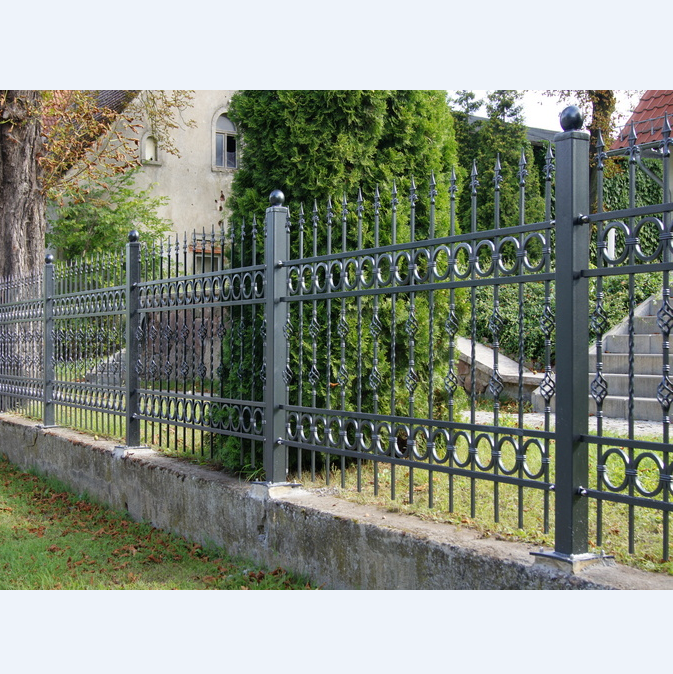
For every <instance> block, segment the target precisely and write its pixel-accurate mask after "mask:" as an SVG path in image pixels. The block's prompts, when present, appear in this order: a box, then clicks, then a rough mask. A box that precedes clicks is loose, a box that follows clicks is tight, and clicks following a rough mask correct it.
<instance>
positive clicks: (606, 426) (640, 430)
mask: <svg viewBox="0 0 673 674" xmlns="http://www.w3.org/2000/svg"><path fill="white" fill-rule="evenodd" d="M505 416H506V417H509V418H513V419H515V418H516V415H514V414H503V413H501V417H505ZM523 416H524V426H525V427H528V428H543V427H544V414H541V413H540V414H536V413H530V414H524V415H523ZM475 418H476V421H477V423H478V424H492V423H493V412H477V413H476V415H475ZM465 420H466V421H468V420H469V414H468V415H466V417H465ZM596 421H597V420H596V417H589V430H590V431H595V430H596ZM555 424H556V418H555V416H554V415H553V414H552V415H551V425H552V428H554V427H555ZM628 431H629V422H628V421H627V420H626V419H608V418H607V417H604V418H603V434H607V433H624V434H626V433H628ZM634 434H635V437H642V436H651V435H659V436H660V435H661V434H662V423H661V422H660V421H634Z"/></svg>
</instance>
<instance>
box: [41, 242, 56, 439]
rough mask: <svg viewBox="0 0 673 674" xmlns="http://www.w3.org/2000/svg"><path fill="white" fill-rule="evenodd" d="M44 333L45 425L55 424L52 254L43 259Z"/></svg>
mask: <svg viewBox="0 0 673 674" xmlns="http://www.w3.org/2000/svg"><path fill="white" fill-rule="evenodd" d="M44 261H45V265H44V287H43V291H44V308H43V310H44V318H43V321H44V323H43V325H44V334H43V337H42V340H43V341H42V343H43V345H44V346H43V358H44V360H43V376H44V388H43V393H42V395H43V399H44V408H43V412H42V414H43V421H44V425H45V426H54V425H55V414H54V256H53V255H47V256H46V257H45V259H44Z"/></svg>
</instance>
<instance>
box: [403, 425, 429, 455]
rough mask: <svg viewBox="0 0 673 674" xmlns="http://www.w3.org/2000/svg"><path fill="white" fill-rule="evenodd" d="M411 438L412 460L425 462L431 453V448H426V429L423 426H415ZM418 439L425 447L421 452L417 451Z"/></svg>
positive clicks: (427, 433)
mask: <svg viewBox="0 0 673 674" xmlns="http://www.w3.org/2000/svg"><path fill="white" fill-rule="evenodd" d="M411 437H412V438H413V443H412V444H413V446H412V447H411V451H412V458H414V459H416V460H417V461H425V460H426V459H427V458H428V457H429V456H430V452H431V448H430V447H429V446H428V442H429V437H430V433H429V431H428V429H427V428H426V427H425V426H417V427H416V428H414V432H413V433H412V434H411ZM419 439H420V440H422V441H423V445H424V447H425V449H424V450H423V451H422V452H419V451H418V447H419ZM407 442H408V441H407Z"/></svg>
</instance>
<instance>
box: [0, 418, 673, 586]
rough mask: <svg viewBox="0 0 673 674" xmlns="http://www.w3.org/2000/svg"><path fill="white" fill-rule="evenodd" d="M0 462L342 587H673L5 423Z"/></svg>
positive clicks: (69, 434)
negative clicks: (559, 564) (564, 564)
mask: <svg viewBox="0 0 673 674" xmlns="http://www.w3.org/2000/svg"><path fill="white" fill-rule="evenodd" d="M0 454H3V455H5V456H7V457H8V458H9V460H10V461H12V462H13V463H15V464H17V465H19V466H21V467H23V468H34V469H36V470H38V471H40V472H42V473H44V474H47V475H50V476H54V477H57V478H58V479H60V480H61V481H63V482H64V483H66V484H68V485H69V486H70V487H71V488H72V489H73V490H74V491H76V492H78V493H84V492H86V493H88V494H89V495H90V496H91V497H93V498H95V499H97V500H99V501H101V502H104V503H106V504H108V505H109V506H111V507H113V508H116V509H123V510H127V511H128V512H129V514H130V516H131V517H132V518H133V519H135V520H142V521H146V522H149V523H151V524H152V525H153V526H155V527H157V528H160V529H165V530H167V531H171V532H173V533H176V534H178V535H180V536H184V537H185V538H187V539H189V540H192V541H195V542H198V543H201V544H209V543H212V544H215V545H218V546H223V547H225V548H226V550H227V551H228V552H229V553H230V554H233V555H240V556H243V557H246V558H249V559H253V560H255V561H256V562H259V563H262V564H266V565H269V566H271V567H276V566H282V567H284V568H286V569H288V570H291V571H294V572H297V573H303V574H307V575H308V576H309V577H310V578H311V579H312V580H313V581H314V582H315V583H318V584H324V586H325V587H326V588H333V589H438V590H439V589H442V590H458V589H461V590H462V589H673V578H672V577H670V576H664V575H660V574H647V573H644V572H639V571H637V570H634V569H628V568H624V567H620V566H617V565H615V566H607V565H603V564H598V565H595V566H593V567H591V568H588V569H586V570H584V571H582V572H581V573H580V574H578V575H574V576H573V575H569V574H566V573H563V572H561V571H558V570H555V569H550V568H547V567H544V566H541V565H539V564H534V563H533V559H534V558H533V557H532V556H531V555H530V552H531V550H532V549H533V548H532V546H526V545H523V544H518V543H512V542H507V541H498V540H494V539H492V538H479V533H478V532H475V531H472V530H467V529H459V528H456V527H454V526H452V525H448V524H437V523H428V522H423V521H421V520H419V519H417V518H414V517H410V516H406V515H399V514H395V513H389V512H387V511H384V510H382V509H379V508H376V507H372V506H361V505H356V504H352V503H348V502H345V501H342V500H340V499H338V498H337V497H336V496H334V495H333V494H330V493H327V494H325V493H324V492H322V493H321V492H310V491H307V490H303V489H301V488H297V489H293V488H291V487H285V488H278V487H273V488H271V489H268V488H267V487H265V486H262V485H251V484H248V483H245V482H241V481H238V480H236V479H235V478H232V477H229V476H226V475H224V474H222V473H220V472H217V471H214V470H209V469H207V468H203V467H199V466H195V465H191V464H188V463H185V462H181V461H177V460H174V459H169V458H166V457H164V456H162V455H161V454H159V453H158V452H155V451H153V450H150V449H132V450H128V451H119V450H116V449H115V444H114V443H113V442H109V441H95V440H93V439H92V438H91V437H89V436H87V435H84V434H82V433H78V432H75V431H70V430H66V429H44V428H41V427H40V426H38V425H37V424H35V423H33V422H30V421H27V420H25V419H22V418H20V417H15V416H13V415H7V414H0Z"/></svg>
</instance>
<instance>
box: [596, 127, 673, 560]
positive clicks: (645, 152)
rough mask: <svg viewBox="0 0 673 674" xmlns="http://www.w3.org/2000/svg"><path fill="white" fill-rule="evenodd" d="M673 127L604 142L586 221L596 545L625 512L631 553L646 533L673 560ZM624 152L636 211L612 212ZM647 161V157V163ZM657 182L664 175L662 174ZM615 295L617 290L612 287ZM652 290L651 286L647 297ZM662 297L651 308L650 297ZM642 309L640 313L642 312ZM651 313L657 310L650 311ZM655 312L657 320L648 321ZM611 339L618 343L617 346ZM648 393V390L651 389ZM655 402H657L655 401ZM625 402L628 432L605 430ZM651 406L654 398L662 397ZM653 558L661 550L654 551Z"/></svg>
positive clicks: (629, 206)
mask: <svg viewBox="0 0 673 674" xmlns="http://www.w3.org/2000/svg"><path fill="white" fill-rule="evenodd" d="M670 133H671V129H670V124H669V122H668V119H667V118H664V123H663V126H662V129H661V140H660V141H659V142H657V143H649V144H648V145H647V146H640V145H638V142H637V137H636V134H635V131H633V130H632V133H631V135H630V138H629V146H628V148H627V149H626V150H624V151H622V152H621V153H606V152H605V151H604V144H603V140H602V138H599V141H598V145H597V156H596V160H595V161H596V165H597V174H598V179H597V185H598V187H597V195H598V196H597V203H596V208H595V212H594V213H592V214H591V215H590V216H588V217H587V218H586V221H587V222H588V223H590V224H591V228H592V229H591V236H592V240H591V247H592V251H593V252H594V257H593V261H594V263H595V266H593V267H592V268H591V269H586V270H585V271H584V272H583V274H584V275H586V276H587V277H588V278H590V280H591V283H592V284H593V285H594V288H595V290H594V300H593V306H592V307H591V310H592V313H591V326H592V330H593V333H594V337H595V339H594V346H593V349H592V357H591V361H592V362H591V367H590V372H592V373H593V374H592V375H591V376H592V381H591V396H592V400H593V402H594V404H595V408H596V422H597V424H596V432H595V433H588V434H587V435H586V442H587V443H588V444H589V447H590V452H591V453H592V462H593V463H594V464H595V470H594V471H593V472H592V475H591V483H590V484H589V486H588V487H587V488H586V489H584V490H583V493H584V495H585V496H587V497H589V498H590V499H595V502H596V524H595V529H596V542H597V544H598V545H605V544H606V543H607V544H610V539H611V538H612V535H613V534H614V533H615V532H614V531H611V530H609V529H608V528H607V527H606V525H605V522H606V519H607V511H608V509H612V512H621V513H623V520H624V521H625V528H626V529H627V536H628V547H629V552H631V553H632V554H633V553H634V552H636V549H637V548H638V547H639V546H640V547H642V542H641V541H640V540H639V539H640V533H641V531H642V530H643V529H647V530H648V531H655V532H657V533H659V534H660V536H661V541H662V547H661V556H662V557H663V559H665V560H667V559H669V556H670V512H671V510H673V506H672V501H673V498H672V496H673V480H672V478H671V475H672V474H673V461H672V458H673V457H672V455H671V447H670V423H671V420H670V407H671V403H672V402H673V382H672V381H671V376H670V333H671V328H672V327H673V306H672V304H671V290H670V284H671V278H670V272H671V269H672V268H673V265H672V264H671V262H672V255H671V242H672V241H673V218H672V217H671V213H672V212H673V203H671V202H672V201H673V197H672V194H671V186H672V181H673V172H672V171H671V159H670V146H671V138H670ZM619 154H621V155H622V156H623V158H622V159H621V170H622V171H623V172H625V173H626V174H627V176H628V204H625V205H626V206H627V207H626V208H624V207H622V208H621V209H619V210H615V209H614V208H613V210H610V209H609V208H608V207H607V204H606V201H607V198H608V196H607V193H606V191H605V184H604V178H603V173H604V168H605V164H606V160H607V159H608V155H611V156H615V155H619ZM641 155H642V156H641ZM643 157H649V159H650V161H656V163H657V164H658V165H659V167H660V169H661V170H660V174H659V175H660V176H661V179H660V180H659V181H658V182H659V185H660V188H661V191H660V201H661V203H660V204H658V205H649V204H648V205H642V201H643V200H642V198H641V195H640V194H639V190H638V182H637V180H636V178H637V171H638V166H639V165H642V161H641V159H642V158H643ZM654 179H655V180H656V176H655V177H654ZM615 283H620V284H621V285H622V286H623V287H624V288H626V289H627V297H628V306H627V307H626V311H625V313H626V319H625V321H623V322H622V325H621V326H620V329H618V330H617V331H615V330H613V331H611V332H609V331H608V330H607V325H608V316H607V311H608V309H607V305H608V302H609V299H610V298H609V294H610V288H613V287H614V285H615ZM606 288H607V289H606ZM642 288H645V289H646V293H645V295H644V296H643V291H642ZM652 293H654V295H653V297H652V299H651V300H648V301H649V306H648V304H647V303H645V304H643V300H645V299H647V296H649V295H650V294H652ZM639 305H640V308H639ZM648 309H651V310H650V311H648ZM648 314H649V315H648ZM608 340H611V341H608ZM610 358H611V359H615V358H620V359H621V363H620V370H619V371H620V372H621V373H622V374H620V375H615V374H608V373H607V372H606V369H607V367H606V363H605V361H606V360H607V359H610ZM644 391H645V392H644ZM645 396H647V398H646V397H645ZM610 397H612V398H615V397H619V398H621V400H622V401H623V406H624V412H623V414H622V416H623V417H625V418H626V422H627V423H626V429H625V432H624V433H623V437H614V436H615V433H614V432H613V433H610V432H608V431H607V430H606V428H605V418H606V416H608V415H606V414H605V408H606V407H607V405H608V403H610V402H611V398H610ZM655 397H656V403H658V405H657V404H656V403H655V402H654V400H649V398H655ZM646 404H647V405H649V407H650V408H651V409H650V410H649V411H648V412H647V413H646V414H647V418H650V419H652V420H653V421H660V422H661V426H660V431H659V433H654V434H653V435H660V436H661V441H659V440H658V438H656V437H648V436H647V434H644V433H643V432H642V431H639V430H638V428H637V426H638V424H637V419H638V418H643V413H642V411H640V410H639V411H638V413H636V407H637V406H640V407H641V409H642V407H643V406H644V405H646ZM650 554H652V553H650Z"/></svg>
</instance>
